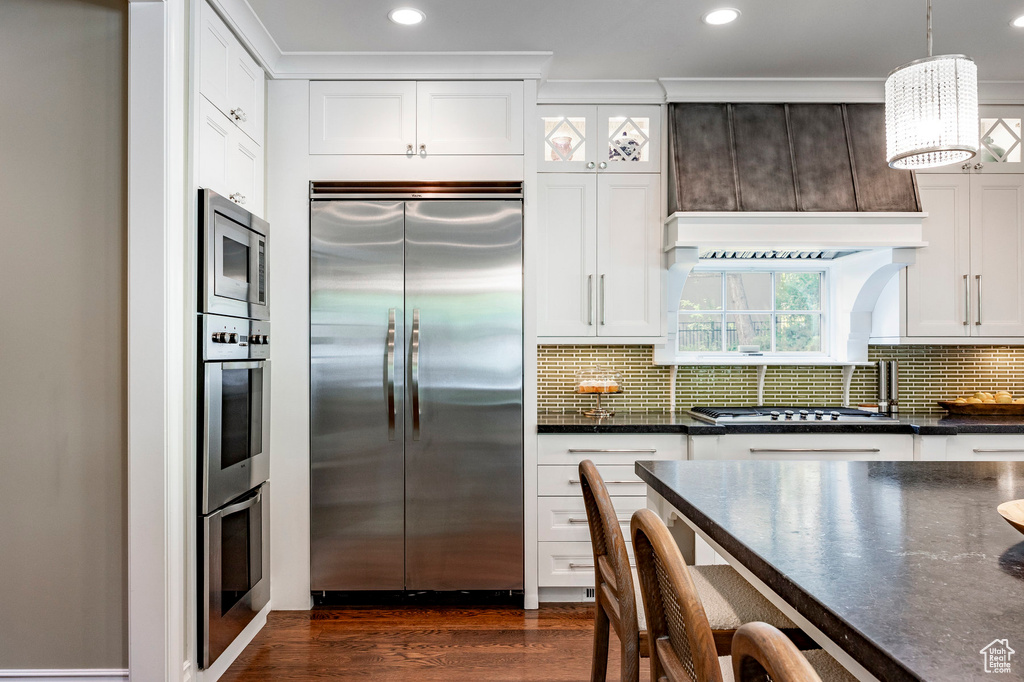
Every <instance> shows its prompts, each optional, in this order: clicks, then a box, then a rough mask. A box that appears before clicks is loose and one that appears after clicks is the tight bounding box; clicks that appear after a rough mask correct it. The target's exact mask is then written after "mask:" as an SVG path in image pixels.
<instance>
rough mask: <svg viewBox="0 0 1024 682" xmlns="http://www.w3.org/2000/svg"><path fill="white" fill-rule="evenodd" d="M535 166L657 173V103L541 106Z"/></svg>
mask: <svg viewBox="0 0 1024 682" xmlns="http://www.w3.org/2000/svg"><path fill="white" fill-rule="evenodd" d="M537 111H538V115H539V117H540V120H539V125H540V131H539V132H540V135H539V139H540V144H541V150H540V154H541V156H540V162H539V164H538V170H540V171H544V172H553V173H566V172H601V171H605V172H610V173H658V172H660V171H661V107H659V106H650V105H601V106H588V105H554V104H552V105H543V106H539V107H537Z"/></svg>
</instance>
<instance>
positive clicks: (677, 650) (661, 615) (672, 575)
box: [630, 509, 856, 682]
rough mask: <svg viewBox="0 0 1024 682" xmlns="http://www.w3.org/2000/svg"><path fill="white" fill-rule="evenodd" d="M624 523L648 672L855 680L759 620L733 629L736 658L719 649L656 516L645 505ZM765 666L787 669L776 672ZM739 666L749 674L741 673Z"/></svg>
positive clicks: (672, 680) (676, 678) (695, 680)
mask: <svg viewBox="0 0 1024 682" xmlns="http://www.w3.org/2000/svg"><path fill="white" fill-rule="evenodd" d="M630 530H631V535H632V538H633V554H634V556H635V557H636V566H637V571H638V573H639V578H640V592H641V593H642V594H643V602H644V609H645V611H646V614H647V637H648V644H649V647H650V653H651V679H652V680H661V679H667V680H668V681H669V682H680V681H681V682H719V681H723V682H729V681H731V680H733V679H734V675H735V679H736V680H743V681H745V680H748V679H749V680H751V681H752V682H753V681H757V682H767V681H768V680H771V681H773V682H822V681H824V682H853V681H854V680H856V678H855V677H854V676H853V675H852V674H851V673H850V672H849V671H847V670H846V668H844V667H843V666H842V665H840V664H839V662H838V661H836V660H835V659H834V658H832V657H831V656H830V655H829V654H828V653H827V652H825V651H822V650H821V649H815V650H812V651H807V652H801V651H800V650H799V649H798V648H797V647H796V645H795V644H794V643H793V641H792V639H791V638H790V637H789V636H788V635H786V634H784V633H783V632H781V631H780V630H778V629H777V628H775V627H773V626H771V625H769V624H767V623H758V622H754V623H747V624H745V625H743V626H741V627H740V628H739V629H738V630H736V633H735V634H734V636H733V638H732V655H733V656H739V659H740V660H739V663H738V664H737V662H736V661H735V660H734V659H732V658H731V657H730V656H727V655H722V651H721V650H720V648H719V647H716V646H715V645H714V636H713V634H712V630H711V624H710V623H709V622H708V617H707V613H706V611H705V609H704V606H703V604H702V603H701V596H700V594H699V593H698V590H697V586H696V584H695V582H694V581H693V580H692V579H691V575H690V571H689V570H688V568H687V566H686V561H685V560H684V559H683V555H682V554H681V553H680V551H679V546H678V545H676V542H675V539H674V538H673V537H672V534H671V533H669V531H668V528H667V527H666V526H665V524H664V522H662V520H661V519H660V518H658V515H657V514H655V513H654V512H652V511H651V510H649V509H641V510H640V511H638V512H636V513H635V514H633V519H632V521H631V523H630ZM766 633H770V634H766ZM779 638H781V641H782V642H784V644H783V643H780V640H779ZM709 642H711V644H710V645H709V644H708V643H709ZM762 652H764V653H762ZM805 654H806V657H805ZM794 655H795V657H796V658H794ZM759 666H760V668H763V669H766V670H767V671H768V675H769V677H763V676H762V677H757V675H759V674H762V673H760V672H759V670H760V668H759ZM772 666H774V667H772ZM773 671H775V672H778V673H779V675H782V674H789V675H790V677H780V676H776V674H775V672H773ZM741 672H742V673H743V675H753V677H749V678H748V677H742V676H741V675H740V673H741ZM801 675H803V676H801Z"/></svg>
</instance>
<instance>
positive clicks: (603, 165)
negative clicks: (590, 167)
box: [597, 161, 608, 170]
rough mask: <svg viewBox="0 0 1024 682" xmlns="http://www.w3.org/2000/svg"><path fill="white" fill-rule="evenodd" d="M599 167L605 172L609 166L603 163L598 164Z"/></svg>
mask: <svg viewBox="0 0 1024 682" xmlns="http://www.w3.org/2000/svg"><path fill="white" fill-rule="evenodd" d="M597 167H598V168H600V169H601V170H604V169H605V168H607V167H608V164H607V163H606V162H604V161H602V162H601V163H599V164H597Z"/></svg>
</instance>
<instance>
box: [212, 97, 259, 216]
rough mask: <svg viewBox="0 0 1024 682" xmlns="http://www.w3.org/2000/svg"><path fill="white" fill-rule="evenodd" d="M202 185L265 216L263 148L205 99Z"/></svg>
mask: <svg viewBox="0 0 1024 682" xmlns="http://www.w3.org/2000/svg"><path fill="white" fill-rule="evenodd" d="M198 156H199V158H198V170H197V173H198V178H197V179H198V182H199V186H200V187H206V188H209V189H212V190H213V191H214V192H217V193H218V194H220V195H222V196H225V197H228V198H229V199H231V200H232V201H234V202H235V203H237V204H239V205H241V206H243V207H244V208H245V209H246V210H249V211H252V212H253V213H254V214H256V215H258V216H261V217H262V216H263V184H264V174H263V148H262V147H260V146H259V145H258V144H256V143H255V142H253V141H252V139H250V138H249V136H248V135H246V134H245V133H243V132H242V131H241V130H240V129H239V128H238V127H237V126H235V125H234V124H233V123H232V122H231V120H230V119H228V117H227V116H225V115H224V114H222V113H221V112H220V111H219V110H218V109H217V108H216V107H214V106H213V105H212V104H211V103H210V102H208V101H206V100H205V99H201V102H200V105H199V155H198Z"/></svg>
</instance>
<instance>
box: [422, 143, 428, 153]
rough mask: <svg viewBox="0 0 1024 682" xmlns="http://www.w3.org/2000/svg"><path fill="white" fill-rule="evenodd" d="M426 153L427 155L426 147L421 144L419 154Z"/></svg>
mask: <svg viewBox="0 0 1024 682" xmlns="http://www.w3.org/2000/svg"><path fill="white" fill-rule="evenodd" d="M426 153H427V145H425V144H421V145H420V154H426Z"/></svg>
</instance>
